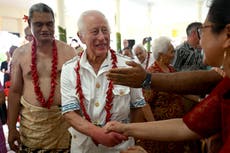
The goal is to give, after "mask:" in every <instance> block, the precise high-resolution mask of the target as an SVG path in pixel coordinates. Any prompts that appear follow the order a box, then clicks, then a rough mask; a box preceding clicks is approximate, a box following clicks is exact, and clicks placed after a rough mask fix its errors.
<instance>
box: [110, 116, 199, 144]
mask: <svg viewBox="0 0 230 153" xmlns="http://www.w3.org/2000/svg"><path fill="white" fill-rule="evenodd" d="M106 129H107V130H109V131H116V132H119V133H122V134H124V135H127V136H133V137H137V138H143V139H151V140H157V141H183V140H191V139H200V136H199V135H198V134H196V133H195V132H193V131H191V130H190V129H189V128H188V127H187V126H186V124H184V122H183V120H182V119H181V118H178V119H169V120H162V121H152V122H145V123H130V124H123V123H119V122H110V123H108V124H107V125H106Z"/></svg>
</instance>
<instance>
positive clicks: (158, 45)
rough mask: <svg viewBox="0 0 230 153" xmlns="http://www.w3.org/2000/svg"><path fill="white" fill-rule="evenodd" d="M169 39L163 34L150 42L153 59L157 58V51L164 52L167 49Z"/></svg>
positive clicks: (169, 42)
mask: <svg viewBox="0 0 230 153" xmlns="http://www.w3.org/2000/svg"><path fill="white" fill-rule="evenodd" d="M170 44H171V39H170V38H168V37H165V36H161V37H159V38H156V39H155V40H154V41H153V43H152V51H153V56H154V59H158V57H159V53H166V52H167V51H168V48H169V45H170Z"/></svg>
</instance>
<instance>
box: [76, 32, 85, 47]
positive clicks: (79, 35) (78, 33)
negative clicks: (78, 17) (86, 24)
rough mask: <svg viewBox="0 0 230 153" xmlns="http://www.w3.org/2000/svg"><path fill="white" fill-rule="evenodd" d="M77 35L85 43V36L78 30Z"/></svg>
mask: <svg viewBox="0 0 230 153" xmlns="http://www.w3.org/2000/svg"><path fill="white" fill-rule="evenodd" d="M77 36H78V37H79V39H80V40H81V42H82V43H83V44H85V41H84V38H83V36H82V34H81V33H80V32H77Z"/></svg>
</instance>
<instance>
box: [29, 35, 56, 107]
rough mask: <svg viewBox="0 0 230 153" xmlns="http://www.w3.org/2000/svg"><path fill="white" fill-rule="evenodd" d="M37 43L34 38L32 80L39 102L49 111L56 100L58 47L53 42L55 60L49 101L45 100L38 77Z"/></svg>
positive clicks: (53, 61) (53, 60)
mask: <svg viewBox="0 0 230 153" xmlns="http://www.w3.org/2000/svg"><path fill="white" fill-rule="evenodd" d="M36 49H37V48H36V41H35V39H34V38H33V42H32V53H31V55H32V62H31V72H32V79H33V84H34V91H35V93H36V95H37V100H38V101H39V102H40V104H41V106H42V107H47V108H48V109H49V108H50V106H51V105H52V103H53V101H54V99H53V97H54V92H55V87H56V84H57V83H56V78H57V64H58V60H57V46H56V43H55V40H53V50H52V51H53V59H52V70H51V87H50V88H51V89H50V95H49V98H48V99H47V101H46V100H45V98H44V96H43V94H42V92H41V89H40V86H39V76H38V71H37V63H36V61H37V58H36Z"/></svg>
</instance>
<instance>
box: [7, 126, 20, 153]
mask: <svg viewBox="0 0 230 153" xmlns="http://www.w3.org/2000/svg"><path fill="white" fill-rule="evenodd" d="M8 143H9V145H10V149H11V150H13V151H15V152H18V151H19V145H20V144H21V141H20V134H19V132H18V131H17V130H16V129H15V130H10V131H9V136H8Z"/></svg>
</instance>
